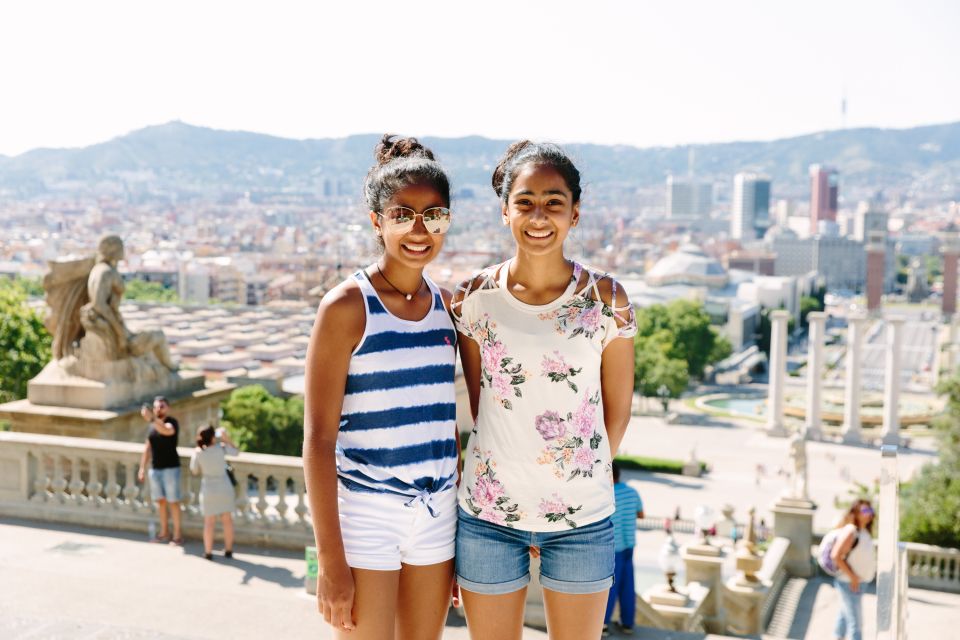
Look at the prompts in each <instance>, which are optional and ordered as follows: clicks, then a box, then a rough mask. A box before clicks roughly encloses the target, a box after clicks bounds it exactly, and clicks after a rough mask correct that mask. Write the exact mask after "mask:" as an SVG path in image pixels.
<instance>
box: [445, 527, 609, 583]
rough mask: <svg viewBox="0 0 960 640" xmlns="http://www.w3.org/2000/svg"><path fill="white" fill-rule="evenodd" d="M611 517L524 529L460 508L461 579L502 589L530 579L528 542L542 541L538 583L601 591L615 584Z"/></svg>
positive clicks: (459, 568) (535, 545) (458, 569)
mask: <svg viewBox="0 0 960 640" xmlns="http://www.w3.org/2000/svg"><path fill="white" fill-rule="evenodd" d="M613 546H614V545H613V523H612V522H611V521H610V518H604V519H603V520H600V521H599V522H594V523H592V524H588V525H584V526H582V527H578V528H576V529H565V530H563V531H549V532H543V531H540V532H537V531H521V530H519V529H511V528H509V527H504V526H502V525H498V524H494V523H492V522H487V521H485V520H481V519H479V518H477V517H476V516H473V515H471V514H468V513H467V512H465V511H464V510H463V509H458V512H457V582H459V584H460V586H461V587H462V588H464V589H466V590H467V591H472V592H473V593H480V594H484V595H503V594H505V593H512V592H514V591H516V590H518V589H522V588H523V587H525V586H527V584H528V583H529V582H530V547H540V584H542V585H543V587H544V588H546V589H550V590H551V591H557V592H560V593H571V594H581V593H597V592H600V591H607V590H608V589H610V587H611V586H612V585H613V566H614V551H613Z"/></svg>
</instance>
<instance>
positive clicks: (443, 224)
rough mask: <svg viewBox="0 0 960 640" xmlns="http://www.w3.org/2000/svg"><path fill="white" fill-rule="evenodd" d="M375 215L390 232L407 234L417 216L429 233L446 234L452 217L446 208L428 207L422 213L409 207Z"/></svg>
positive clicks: (388, 210)
mask: <svg viewBox="0 0 960 640" xmlns="http://www.w3.org/2000/svg"><path fill="white" fill-rule="evenodd" d="M377 215H378V216H380V217H381V218H383V219H384V221H385V222H386V226H387V228H388V229H390V231H395V232H397V233H407V232H409V231H410V230H411V229H413V225H414V224H416V221H417V216H420V217H421V218H423V226H424V227H426V229H427V231H429V232H430V233H446V232H447V229H449V228H450V217H451V216H452V215H453V214H452V212H451V211H450V209H447V208H446V207H430V208H429V209H424V210H423V212H422V213H417V212H416V211H414V210H413V209H411V208H410V207H400V206H397V207H390V208H389V209H385V210H384V211H383V212H382V213H381V212H379V211H378V212H377Z"/></svg>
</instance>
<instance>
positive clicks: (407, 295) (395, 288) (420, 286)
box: [377, 262, 423, 302]
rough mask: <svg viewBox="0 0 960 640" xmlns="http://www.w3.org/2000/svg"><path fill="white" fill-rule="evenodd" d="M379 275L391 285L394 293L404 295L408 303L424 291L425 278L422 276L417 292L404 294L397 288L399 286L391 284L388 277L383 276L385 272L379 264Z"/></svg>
mask: <svg viewBox="0 0 960 640" xmlns="http://www.w3.org/2000/svg"><path fill="white" fill-rule="evenodd" d="M377 273H379V274H380V277H381V278H383V281H384V282H386V283H387V284H388V285H390V286H391V287H393V290H394V291H396V292H397V293H399V294H400V295H402V296H403V297H404V298H406V299H407V302H409V301H410V300H413V296H415V295H417V294H418V293H420V289H423V276H420V284H419V285H418V286H417V290H416V291H414V292H413V293H404V292H403V291H400V289H398V288H397V285H395V284H393V283H392V282H390V281H389V280H388V279H387V276H385V275H383V271H381V270H380V263H379V262H378V263H377Z"/></svg>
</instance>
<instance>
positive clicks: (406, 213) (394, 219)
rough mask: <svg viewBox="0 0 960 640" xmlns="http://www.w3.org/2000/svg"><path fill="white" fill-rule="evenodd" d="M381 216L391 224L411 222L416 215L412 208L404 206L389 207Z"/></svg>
mask: <svg viewBox="0 0 960 640" xmlns="http://www.w3.org/2000/svg"><path fill="white" fill-rule="evenodd" d="M383 217H384V218H386V219H387V221H388V222H389V223H390V224H392V225H399V224H406V223H408V222H412V221H413V220H414V218H416V217H417V213H416V212H415V211H414V210H413V209H407V208H406V207H391V208H389V209H387V210H386V211H384V212H383Z"/></svg>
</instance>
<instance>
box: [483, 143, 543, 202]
mask: <svg viewBox="0 0 960 640" xmlns="http://www.w3.org/2000/svg"><path fill="white" fill-rule="evenodd" d="M531 144H533V143H532V142H531V141H529V140H520V141H519V142H514V143H513V144H511V145H510V146H509V147H507V150H506V151H505V152H504V154H503V157H502V158H500V162H499V163H498V164H497V168H496V169H494V170H493V177H492V178H491V179H490V182H491V183H492V184H493V190H494V192H496V194H497V196H500V197H502V196H503V180H504V178H505V177H506V167H507V163H509V162H510V161H511V160H512V159H513V157H514V156H515V155H517V154H518V153H520V152H521V151H523V150H524V149H525V148H526V147H528V146H530V145H531Z"/></svg>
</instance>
